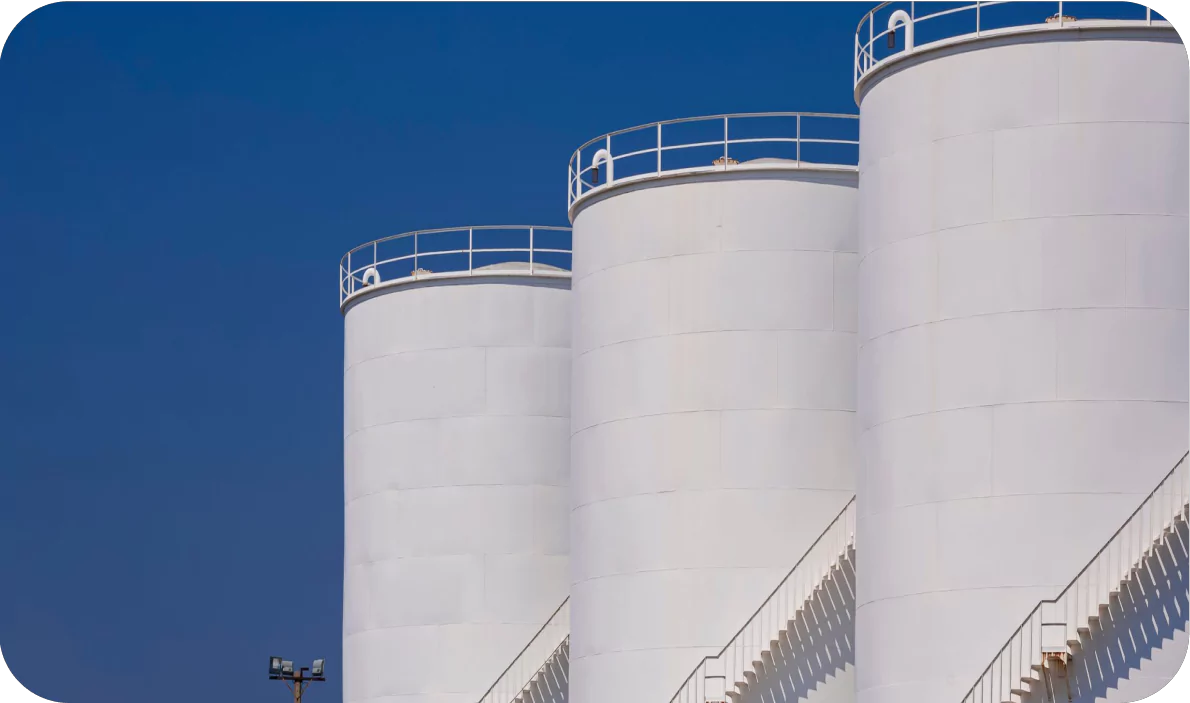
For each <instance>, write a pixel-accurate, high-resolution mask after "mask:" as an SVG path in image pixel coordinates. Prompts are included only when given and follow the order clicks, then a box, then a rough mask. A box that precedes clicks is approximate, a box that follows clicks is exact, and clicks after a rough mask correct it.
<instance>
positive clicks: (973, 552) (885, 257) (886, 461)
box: [856, 30, 1190, 703]
mask: <svg viewBox="0 0 1190 703" xmlns="http://www.w3.org/2000/svg"><path fill="white" fill-rule="evenodd" d="M1187 77H1188V76H1187V59H1186V51H1185V49H1184V47H1183V46H1182V45H1181V44H1180V43H1179V42H1178V40H1177V38H1176V36H1175V35H1174V34H1173V33H1172V32H1171V31H1169V30H1148V31H1145V30H1136V31H1132V32H1131V33H1127V34H1122V33H1111V32H1105V33H1097V32H1094V31H1091V30H1086V31H1082V32H1080V33H1078V34H1066V33H1064V34H1063V35H1062V36H1057V35H1054V34H1050V35H1038V36H1032V37H1030V36H1018V37H1009V38H1006V39H1001V40H995V41H988V42H984V43H978V42H977V43H973V44H968V45H966V46H965V47H961V48H959V49H954V50H940V51H938V52H931V53H930V54H928V55H926V56H922V57H920V58H917V59H908V60H906V61H905V62H903V65H901V66H898V70H895V71H888V72H887V73H886V74H885V75H880V76H874V77H873V78H872V79H869V80H868V81H867V82H865V86H864V91H865V92H864V94H863V95H862V96H861V105H860V107H861V135H862V136H861V146H860V149H861V151H860V173H861V176H860V183H861V187H860V207H859V231H860V235H859V253H860V257H861V260H860V263H859V267H858V301H859V302H858V307H859V333H858V338H859V340H858V341H859V353H858V370H859V371H858V373H859V377H858V419H859V428H860V450H859V451H860V456H861V460H860V461H861V467H860V473H859V532H860V534H859V544H860V545H862V546H861V547H860V548H861V549H862V550H863V553H864V570H863V574H862V578H861V580H860V584H859V597H858V613H857V651H856V661H857V662H859V665H858V667H857V671H856V687H857V693H858V700H859V701H861V703H902V702H908V701H917V700H920V699H921V697H922V695H923V692H928V695H929V696H930V697H931V698H936V699H937V700H943V701H945V700H954V701H957V700H960V699H961V698H962V695H963V694H964V693H965V692H966V690H967V688H968V687H969V686H971V684H972V683H973V682H974V681H975V680H976V678H977V677H978V676H979V674H980V672H981V671H982V670H983V668H984V667H985V666H986V665H987V664H988V663H989V661H990V660H991V658H992V656H993V655H994V654H995V652H996V651H997V650H998V648H999V647H1000V646H1001V645H1002V644H1003V643H1004V641H1005V640H1006V639H1007V638H1008V636H1009V634H1011V632H1012V631H1013V629H1014V628H1016V627H1017V626H1018V625H1019V624H1020V622H1021V620H1022V619H1023V618H1024V616H1025V615H1026V614H1027V613H1028V611H1029V610H1030V609H1031V608H1032V607H1033V606H1034V605H1035V604H1036V603H1037V601H1039V600H1040V599H1042V598H1045V597H1051V596H1053V595H1055V594H1056V593H1057V592H1058V591H1059V590H1060V589H1061V587H1062V586H1064V585H1065V584H1066V583H1067V582H1069V581H1070V579H1071V578H1073V577H1074V575H1075V573H1076V572H1077V571H1078V569H1079V567H1080V566H1081V565H1082V564H1084V563H1086V561H1087V560H1088V559H1089V558H1090V557H1091V556H1092V555H1093V554H1094V553H1095V551H1096V550H1097V549H1098V548H1099V547H1100V546H1101V545H1102V544H1103V543H1104V542H1105V541H1106V540H1107V539H1108V537H1109V536H1110V535H1111V534H1112V532H1113V531H1114V530H1115V529H1116V527H1117V526H1118V525H1119V524H1120V523H1121V522H1122V521H1123V520H1124V518H1125V517H1127V515H1128V514H1129V513H1130V512H1131V511H1132V509H1133V508H1135V507H1136V505H1137V504H1139V503H1140V501H1141V500H1142V498H1143V497H1144V495H1145V494H1147V493H1148V491H1150V490H1151V489H1152V488H1153V487H1154V486H1155V485H1156V483H1157V481H1158V480H1159V478H1160V477H1161V476H1162V475H1164V474H1165V472H1167V471H1169V469H1170V468H1171V467H1172V466H1173V465H1174V463H1175V462H1176V461H1177V459H1178V458H1179V457H1180V456H1181V455H1182V453H1184V452H1185V451H1186V448H1187V445H1188V439H1187V431H1186V428H1187V404H1186V401H1187V386H1188V379H1187V366H1188V364H1187V359H1188V350H1187V337H1188V329H1187V312H1186V308H1187V299H1188V284H1187V259H1188V249H1187V241H1188V228H1190V225H1188V220H1187V214H1188V203H1187V191H1188V190H1190V178H1188V174H1187V162H1186V153H1187V149H1188V147H1190V142H1188V135H1190V132H1188V129H1187V111H1188V104H1190V99H1188V96H1187ZM1047 534H1054V535H1056V537H1055V539H1059V540H1060V542H1061V544H1062V545H1063V547H1062V549H1060V550H1054V549H1043V548H1042V544H1043V542H1045V541H1046V540H1045V538H1044V536H1045V535H1047ZM1049 543H1050V544H1052V543H1053V540H1049Z"/></svg>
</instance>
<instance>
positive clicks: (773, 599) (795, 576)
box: [670, 497, 855, 703]
mask: <svg viewBox="0 0 1190 703" xmlns="http://www.w3.org/2000/svg"><path fill="white" fill-rule="evenodd" d="M854 615H855V498H854V497H852V499H851V500H850V501H848V503H847V505H846V506H845V507H844V508H843V510H842V512H840V513H839V514H838V516H837V517H835V519H834V520H833V521H832V522H831V523H830V525H829V526H828V527H827V528H826V530H825V531H823V533H822V534H821V535H819V537H818V539H817V540H815V541H814V543H813V544H812V545H811V546H810V548H809V550H807V551H806V553H805V555H803V556H802V558H801V559H799V560H798V562H797V564H795V565H794V567H793V569H791V570H790V571H789V573H788V574H786V575H785V578H783V579H782V580H781V582H780V583H779V584H778V585H777V588H776V589H775V590H774V591H773V592H772V593H771V594H770V595H769V597H768V598H767V599H765V601H764V603H763V604H761V606H760V608H759V609H758V610H757V611H756V612H755V613H753V614H752V617H750V618H749V619H748V621H747V622H746V623H744V626H743V627H742V628H740V630H739V631H738V632H736V634H735V636H734V637H732V638H731V640H730V641H729V642H728V643H727V645H726V646H724V647H723V649H722V650H720V652H719V653H718V654H717V655H715V656H710V657H704V658H703V660H702V661H701V662H699V664H698V666H697V667H695V669H694V671H692V672H691V673H690V676H688V677H687V678H686V680H685V681H684V682H683V683H682V686H681V687H680V688H679V689H678V691H677V693H675V694H674V696H673V698H671V699H670V703H707V701H726V700H727V699H729V698H730V699H731V700H732V701H733V703H754V702H757V701H761V700H764V701H769V702H770V703H772V702H773V701H776V702H777V703H781V702H782V701H789V702H790V703H792V701H794V700H796V699H797V698H799V697H804V695H805V694H806V693H808V692H809V691H811V690H813V689H814V688H816V687H817V686H818V685H820V684H822V683H824V682H826V681H827V680H829V679H830V678H831V677H832V676H833V675H834V674H835V673H837V672H839V671H842V670H844V669H845V668H846V667H847V666H849V665H850V664H853V663H854V653H853V652H852V651H851V642H852V641H853V640H854V637H853V636H852V635H853V633H854Z"/></svg>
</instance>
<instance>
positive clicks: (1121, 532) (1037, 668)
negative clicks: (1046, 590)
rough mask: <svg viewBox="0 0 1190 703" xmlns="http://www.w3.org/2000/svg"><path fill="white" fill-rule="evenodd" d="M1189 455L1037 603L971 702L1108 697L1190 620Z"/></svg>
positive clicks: (970, 697)
mask: <svg viewBox="0 0 1190 703" xmlns="http://www.w3.org/2000/svg"><path fill="white" fill-rule="evenodd" d="M1186 458H1187V456H1186V455H1183V456H1182V458H1181V460H1180V461H1178V463H1177V464H1176V465H1175V466H1174V467H1173V469H1172V470H1170V472H1169V473H1168V474H1166V476H1165V478H1163V479H1162V480H1161V482H1160V483H1159V484H1158V485H1157V487H1156V488H1155V489H1153V492H1152V493H1150V494H1149V495H1148V497H1146V498H1145V500H1144V501H1143V502H1142V503H1141V504H1140V506H1139V507H1138V508H1137V509H1136V510H1135V511H1134V512H1133V513H1132V515H1130V516H1129V517H1128V519H1127V520H1126V521H1125V522H1124V524H1123V525H1121V526H1120V528H1119V529H1118V530H1116V532H1115V534H1114V535H1112V537H1111V538H1110V539H1109V540H1108V541H1107V543H1106V544H1104V545H1103V547H1102V548H1101V549H1100V550H1099V552H1098V553H1096V554H1095V556H1094V557H1093V558H1092V559H1091V561H1090V562H1089V563H1088V564H1087V565H1086V566H1085V567H1083V569H1082V571H1080V572H1079V573H1078V575H1077V576H1076V577H1075V578H1074V580H1073V581H1072V582H1071V583H1070V585H1068V586H1067V587H1066V588H1065V589H1064V590H1063V591H1062V592H1061V593H1060V594H1058V596H1057V597H1056V598H1054V599H1052V600H1045V601H1042V602H1040V603H1038V604H1037V606H1036V607H1035V608H1033V610H1032V611H1031V612H1030V613H1029V615H1028V617H1026V618H1025V621H1024V622H1023V623H1022V624H1021V626H1020V627H1019V628H1017V630H1016V631H1015V632H1014V633H1013V634H1012V636H1011V637H1010V638H1009V639H1008V642H1007V643H1006V644H1005V645H1004V646H1003V647H1002V648H1001V649H1000V651H999V652H998V653H997V654H996V656H995V658H994V659H993V660H992V662H991V664H989V665H988V667H987V668H986V669H985V670H984V672H983V674H982V675H981V676H980V677H979V679H978V680H977V681H976V682H975V685H974V686H972V687H971V689H970V690H969V691H968V692H967V694H966V696H964V697H963V703H1051V702H1054V701H1061V702H1063V703H1070V702H1074V703H1079V702H1080V701H1093V700H1095V699H1096V698H1103V697H1104V696H1105V694H1106V692H1107V691H1108V690H1110V689H1113V688H1116V687H1117V686H1118V684H1119V683H1120V682H1121V681H1123V680H1126V679H1127V678H1128V676H1129V672H1130V671H1131V670H1133V669H1136V668H1138V667H1139V665H1140V663H1141V662H1142V661H1143V660H1145V659H1148V658H1150V657H1151V655H1152V653H1153V651H1155V650H1157V649H1160V647H1161V646H1162V644H1163V643H1164V642H1165V641H1167V640H1169V639H1170V638H1172V637H1173V636H1174V632H1176V631H1178V630H1182V631H1184V630H1185V629H1186V626H1187V607H1186V590H1187V555H1188V551H1187V547H1188V546H1190V543H1188V541H1187V540H1188V533H1187V517H1188V515H1190V505H1188V501H1190V471H1188V469H1187V461H1186Z"/></svg>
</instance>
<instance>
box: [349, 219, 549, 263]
mask: <svg viewBox="0 0 1190 703" xmlns="http://www.w3.org/2000/svg"><path fill="white" fill-rule="evenodd" d="M530 229H539V230H542V231H546V232H569V231H571V228H570V227H555V226H547V225H475V226H474V227H438V228H436V229H415V230H410V231H408V232H401V233H400V234H390V235H389V236H387V237H381V238H379V239H373V240H372V241H370V242H366V243H364V244H361V245H359V246H357V247H355V248H353V249H349V250H348V251H347V253H346V254H344V255H343V256H341V257H339V263H340V264H342V263H343V262H345V261H347V257H348V256H349V255H351V254H354V253H356V252H357V251H363V250H364V249H367V248H368V247H370V246H373V245H375V244H383V243H384V242H391V241H393V240H395V239H404V238H406V237H413V236H420V235H423V234H443V233H445V232H466V231H468V230H471V231H475V232H479V231H485V230H505V231H514V230H526V231H527V230H530ZM464 251H465V250H464Z"/></svg>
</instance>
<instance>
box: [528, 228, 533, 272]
mask: <svg viewBox="0 0 1190 703" xmlns="http://www.w3.org/2000/svg"><path fill="white" fill-rule="evenodd" d="M529 275H530V276H532V275H533V228H532V227H530V228H529Z"/></svg>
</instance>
